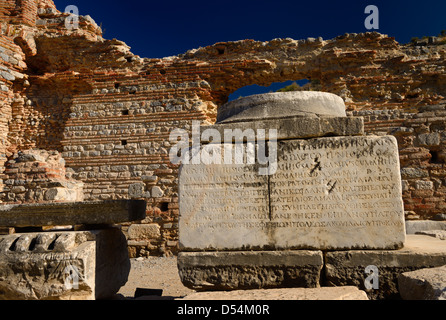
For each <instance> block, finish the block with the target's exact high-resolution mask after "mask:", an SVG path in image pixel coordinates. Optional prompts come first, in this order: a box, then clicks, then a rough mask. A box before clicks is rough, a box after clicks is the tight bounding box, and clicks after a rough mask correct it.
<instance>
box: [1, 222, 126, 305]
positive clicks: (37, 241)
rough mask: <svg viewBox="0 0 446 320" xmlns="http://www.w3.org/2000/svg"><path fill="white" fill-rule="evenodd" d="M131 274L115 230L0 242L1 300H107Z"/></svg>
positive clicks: (25, 235)
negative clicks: (75, 280)
mask: <svg viewBox="0 0 446 320" xmlns="http://www.w3.org/2000/svg"><path fill="white" fill-rule="evenodd" d="M70 269H71V270H73V271H72V272H77V279H78V285H77V287H76V286H75V283H74V282H73V281H70V278H68V277H69V272H70ZM129 271H130V261H129V258H128V252H127V242H126V240H125V237H124V235H123V234H122V232H121V231H120V229H119V228H110V229H103V230H91V231H65V232H64V231H61V232H46V233H43V232H41V233H17V234H12V235H8V236H1V237H0V299H1V300H58V299H60V300H79V299H82V300H92V299H103V298H109V297H111V296H113V295H114V294H115V293H116V292H118V290H119V288H120V287H121V286H123V285H124V284H125V283H126V281H127V277H128V274H129ZM72 274H73V273H72ZM75 277H76V276H72V278H71V279H74V278H75ZM67 278H68V279H67ZM67 284H71V287H70V285H67Z"/></svg>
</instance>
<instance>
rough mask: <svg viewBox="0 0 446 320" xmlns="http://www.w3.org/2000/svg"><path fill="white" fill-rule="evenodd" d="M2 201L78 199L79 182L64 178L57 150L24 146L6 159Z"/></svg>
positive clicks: (25, 201)
mask: <svg viewBox="0 0 446 320" xmlns="http://www.w3.org/2000/svg"><path fill="white" fill-rule="evenodd" d="M1 178H2V180H3V182H4V187H3V190H2V192H0V201H1V202H2V203H42V202H50V201H56V202H58V201H82V200H83V198H84V194H83V183H82V182H80V181H77V180H74V179H71V178H67V173H66V167H65V161H64V160H63V158H62V157H61V155H60V154H59V153H58V152H57V151H46V150H26V151H20V152H18V153H17V154H16V155H15V157H14V158H13V159H11V160H9V161H8V162H7V163H6V169H5V172H4V173H3V174H2V175H1Z"/></svg>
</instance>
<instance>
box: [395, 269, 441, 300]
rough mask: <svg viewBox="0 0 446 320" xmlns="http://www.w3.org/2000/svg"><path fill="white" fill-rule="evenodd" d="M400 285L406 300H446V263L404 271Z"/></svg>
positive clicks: (399, 278) (401, 293)
mask: <svg viewBox="0 0 446 320" xmlns="http://www.w3.org/2000/svg"><path fill="white" fill-rule="evenodd" d="M398 287H399V292H400V295H401V297H402V298H403V299H404V300H446V265H444V266H442V267H437V268H425V269H420V270H416V271H411V272H404V273H402V274H400V275H399V276H398Z"/></svg>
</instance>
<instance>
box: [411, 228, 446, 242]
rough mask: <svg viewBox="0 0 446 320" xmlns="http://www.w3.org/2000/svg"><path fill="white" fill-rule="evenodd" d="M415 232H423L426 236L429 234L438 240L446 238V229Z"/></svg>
mask: <svg viewBox="0 0 446 320" xmlns="http://www.w3.org/2000/svg"><path fill="white" fill-rule="evenodd" d="M416 234H423V235H426V236H431V237H435V238H438V239H440V240H446V230H425V231H418V232H416Z"/></svg>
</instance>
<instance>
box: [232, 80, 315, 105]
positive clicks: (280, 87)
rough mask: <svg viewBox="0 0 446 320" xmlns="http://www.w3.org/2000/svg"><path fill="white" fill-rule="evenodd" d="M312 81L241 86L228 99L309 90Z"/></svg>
mask: <svg viewBox="0 0 446 320" xmlns="http://www.w3.org/2000/svg"><path fill="white" fill-rule="evenodd" d="M313 82H314V81H311V82H310V81H309V80H308V79H301V80H294V81H293V80H288V81H284V82H273V83H272V84H271V85H269V86H266V87H265V86H259V85H257V84H253V85H249V86H245V87H242V88H240V89H238V90H236V91H234V92H233V93H231V94H230V95H229V99H228V101H232V100H236V99H240V98H243V97H247V96H251V95H253V94H262V93H270V92H286V91H302V90H311V87H310V84H311V83H313Z"/></svg>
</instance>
